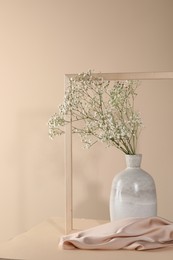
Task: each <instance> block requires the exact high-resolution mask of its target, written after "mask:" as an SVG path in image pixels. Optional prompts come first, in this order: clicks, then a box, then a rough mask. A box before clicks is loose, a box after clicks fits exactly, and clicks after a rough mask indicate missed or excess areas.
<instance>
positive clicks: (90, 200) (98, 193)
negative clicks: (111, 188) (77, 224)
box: [74, 181, 109, 219]
mask: <svg viewBox="0 0 173 260" xmlns="http://www.w3.org/2000/svg"><path fill="white" fill-rule="evenodd" d="M85 187H86V190H85V193H86V196H87V197H86V198H85V199H83V200H82V201H80V203H78V205H77V206H76V207H75V208H74V217H76V218H89V219H109V202H107V201H106V200H105V199H104V198H103V196H102V186H101V185H100V183H97V182H93V181H90V182H89V181H88V182H87V183H86V186H85Z"/></svg>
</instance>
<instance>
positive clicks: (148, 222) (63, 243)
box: [59, 217, 173, 250]
mask: <svg viewBox="0 0 173 260" xmlns="http://www.w3.org/2000/svg"><path fill="white" fill-rule="evenodd" d="M59 246H60V248H62V249H89V250H91V249H97V250H117V249H126V250H151V249H159V248H167V247H173V222H171V221H169V220H166V219H164V218H161V217H148V218H127V219H122V220H116V221H112V222H109V223H106V224H103V225H99V226H96V227H94V228H90V229H87V230H83V231H79V232H76V233H73V234H70V235H66V236H63V237H61V239H60V242H59Z"/></svg>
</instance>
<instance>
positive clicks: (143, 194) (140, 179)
mask: <svg viewBox="0 0 173 260" xmlns="http://www.w3.org/2000/svg"><path fill="white" fill-rule="evenodd" d="M125 156H126V164H127V168H126V169H125V170H124V171H122V172H120V173H119V174H117V175H116V176H115V177H114V179H113V182H112V188H111V194H110V219H111V221H113V220H116V219H122V218H128V217H150V216H156V215H157V197H156V188H155V183H154V180H153V178H152V177H151V176H150V175H149V174H148V173H147V172H145V171H143V170H142V169H141V168H140V165H141V159H142V155H141V154H137V155H125Z"/></svg>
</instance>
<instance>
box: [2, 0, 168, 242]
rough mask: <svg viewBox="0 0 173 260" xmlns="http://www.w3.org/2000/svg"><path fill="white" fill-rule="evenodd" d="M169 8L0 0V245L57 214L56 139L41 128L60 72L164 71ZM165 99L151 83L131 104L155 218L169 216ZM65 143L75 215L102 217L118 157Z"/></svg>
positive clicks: (52, 107) (148, 0)
mask: <svg viewBox="0 0 173 260" xmlns="http://www.w3.org/2000/svg"><path fill="white" fill-rule="evenodd" d="M172 10H173V1H172V0H145V1H142V0H85V1H84V0H0V89H1V95H0V108H1V109H0V118H1V120H0V129H1V134H0V162H1V163H0V213H1V215H0V220H1V221H0V241H4V240H6V239H9V238H10V237H13V236H15V235H17V234H19V233H20V232H23V231H25V230H27V229H28V228H30V227H31V226H33V225H35V224H37V223H39V222H41V221H42V220H44V219H46V218H48V217H50V216H60V217H61V216H64V165H63V160H64V148H63V141H64V140H63V137H62V138H59V139H56V140H55V141H51V140H50V139H49V138H48V134H47V125H46V124H47V121H48V118H49V117H50V115H51V114H52V113H54V111H56V108H57V105H58V104H59V103H60V102H61V101H62V99H63V92H64V89H63V88H64V86H63V83H64V82H63V81H64V74H65V73H73V72H74V73H76V72H82V71H86V70H88V69H90V68H91V69H95V70H96V71H98V72H99V71H101V72H131V71H136V72H137V71H173V52H172V46H173V34H172V28H173V16H172ZM172 101H173V86H172V83H171V82H167V83H165V82H162V83H156V82H155V83H149V84H146V85H145V87H141V88H140V90H139V96H138V100H137V102H138V104H137V106H138V107H139V109H140V111H141V113H142V116H143V119H144V124H145V126H146V128H145V129H144V131H143V133H142V135H141V139H140V152H142V153H143V165H142V166H143V168H145V170H148V171H149V172H150V173H151V174H152V176H153V177H154V178H155V181H156V185H157V192H158V204H159V205H158V214H159V215H160V216H163V217H166V218H169V219H172V220H173V208H172V197H173V191H172V183H173V175H172V159H173V152H172V147H173V138H172V132H173V119H172V111H173V102H172ZM75 142H76V148H75V149H74V162H75V175H76V179H75V183H74V186H75V192H74V193H75V194H74V197H75V205H74V206H75V216H87V217H96V218H107V217H108V199H109V189H110V185H111V180H112V178H113V175H114V174H115V173H116V172H118V171H119V170H121V169H122V168H123V167H124V158H123V155H122V154H121V153H120V152H118V151H117V150H115V149H110V150H107V149H106V150H105V148H104V147H103V146H102V147H97V148H93V150H92V151H89V152H88V151H83V150H82V149H81V148H80V145H79V143H78V140H76V141H75ZM81 150H82V152H80V151H81ZM79 156H80V157H79ZM92 173H94V174H92Z"/></svg>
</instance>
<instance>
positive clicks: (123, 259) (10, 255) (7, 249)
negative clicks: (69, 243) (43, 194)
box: [0, 218, 173, 260]
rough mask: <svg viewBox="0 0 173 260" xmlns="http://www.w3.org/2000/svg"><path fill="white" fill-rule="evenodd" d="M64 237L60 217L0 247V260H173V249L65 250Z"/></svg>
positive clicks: (85, 223)
mask: <svg viewBox="0 0 173 260" xmlns="http://www.w3.org/2000/svg"><path fill="white" fill-rule="evenodd" d="M101 223H103V222H102V221H98V220H85V219H79V220H75V223H74V225H77V227H78V228H79V229H86V228H89V227H93V226H96V225H99V224H101ZM63 235H64V221H63V220H62V219H60V218H49V219H47V220H46V221H44V222H42V223H40V224H39V225H37V226H35V227H33V228H32V229H30V230H29V231H27V232H25V233H22V234H20V235H18V236H16V237H14V238H13V239H11V240H9V241H7V242H4V243H1V244H0V259H26V260H58V259H60V260H81V259H82V260H85V259H86V260H88V259H91V260H92V259H99V260H105V259H106V260H115V259H116V260H119V259H120V260H127V259H128V260H143V259H154V260H163V259H166V260H172V259H173V248H172V249H171V248H169V249H159V250H152V251H145V252H144V251H143V252H141V251H140V252H139V251H127V250H114V251H113V250H112V251H101V250H62V249H59V246H58V244H59V239H60V237H61V236H63Z"/></svg>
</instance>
